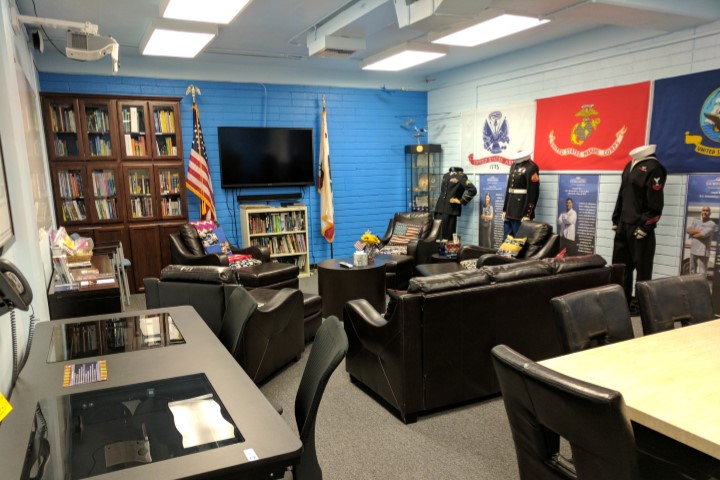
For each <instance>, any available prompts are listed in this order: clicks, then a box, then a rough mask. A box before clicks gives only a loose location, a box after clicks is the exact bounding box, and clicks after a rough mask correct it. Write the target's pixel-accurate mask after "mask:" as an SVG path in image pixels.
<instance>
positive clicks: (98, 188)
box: [92, 170, 117, 197]
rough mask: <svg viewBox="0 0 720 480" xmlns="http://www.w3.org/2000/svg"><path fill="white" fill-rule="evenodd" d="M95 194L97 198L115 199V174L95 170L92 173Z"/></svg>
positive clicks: (108, 171)
mask: <svg viewBox="0 0 720 480" xmlns="http://www.w3.org/2000/svg"><path fill="white" fill-rule="evenodd" d="M92 182H93V193H94V194H95V196H96V197H114V196H115V195H116V194H117V193H116V192H117V190H116V188H115V172H114V171H112V170H95V171H93V172H92Z"/></svg>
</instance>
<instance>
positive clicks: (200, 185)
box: [185, 101, 217, 221]
mask: <svg viewBox="0 0 720 480" xmlns="http://www.w3.org/2000/svg"><path fill="white" fill-rule="evenodd" d="M192 108H193V132H194V133H193V141H192V148H191V149H190V161H189V162H188V173H187V180H186V181H185V184H186V185H187V189H188V190H190V191H191V192H192V193H194V194H195V195H197V196H198V197H199V198H200V214H201V217H202V218H203V219H205V220H214V221H216V220H217V215H216V213H215V197H214V195H213V187H212V181H211V180H210V167H209V166H208V163H207V153H206V152H205V141H204V140H203V134H202V127H201V126H200V112H198V108H197V105H196V104H195V102H194V101H193V106H192Z"/></svg>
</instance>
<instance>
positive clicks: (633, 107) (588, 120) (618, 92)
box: [533, 82, 650, 171]
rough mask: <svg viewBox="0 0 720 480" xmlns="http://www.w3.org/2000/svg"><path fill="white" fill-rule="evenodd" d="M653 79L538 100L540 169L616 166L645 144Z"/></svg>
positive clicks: (537, 159) (536, 155)
mask: <svg viewBox="0 0 720 480" xmlns="http://www.w3.org/2000/svg"><path fill="white" fill-rule="evenodd" d="M649 102H650V82H642V83H635V84H632V85H624V86H620V87H612V88H603V89H600V90H589V91H586V92H579V93H572V94H569V95H562V96H559V97H552V98H544V99H541V100H538V101H537V119H536V122H535V123H536V125H537V131H536V133H535V149H534V155H533V160H535V163H537V164H538V166H539V167H540V170H541V171H543V170H544V171H548V170H617V171H622V169H623V168H625V164H627V161H628V157H629V154H630V150H632V149H633V148H635V147H637V146H638V145H644V144H645V136H646V133H647V123H648V107H649Z"/></svg>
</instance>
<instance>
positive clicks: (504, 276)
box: [481, 260, 553, 283]
mask: <svg viewBox="0 0 720 480" xmlns="http://www.w3.org/2000/svg"><path fill="white" fill-rule="evenodd" d="M481 271H483V272H485V273H486V274H487V275H488V277H490V279H491V280H492V281H493V282H494V283H505V282H512V281H515V280H524V279H527V278H535V277H545V276H549V275H552V274H553V269H552V267H551V266H550V265H548V264H547V263H546V262H543V261H542V260H527V261H522V262H514V263H505V264H502V265H493V266H490V267H483V268H482V269H481Z"/></svg>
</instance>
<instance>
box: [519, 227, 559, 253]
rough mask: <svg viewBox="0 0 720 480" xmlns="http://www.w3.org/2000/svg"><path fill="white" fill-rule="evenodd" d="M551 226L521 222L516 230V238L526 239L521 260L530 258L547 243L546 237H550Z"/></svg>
mask: <svg viewBox="0 0 720 480" xmlns="http://www.w3.org/2000/svg"><path fill="white" fill-rule="evenodd" d="M552 233H553V230H552V226H551V225H549V224H547V223H541V222H522V223H521V224H520V228H518V231H517V234H516V235H515V236H516V237H525V238H527V243H526V244H525V250H524V251H523V254H522V257H523V258H531V257H532V256H534V255H535V254H536V253H537V252H538V251H540V249H541V248H543V246H545V244H546V243H547V240H548V237H549V236H550V235H552Z"/></svg>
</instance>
